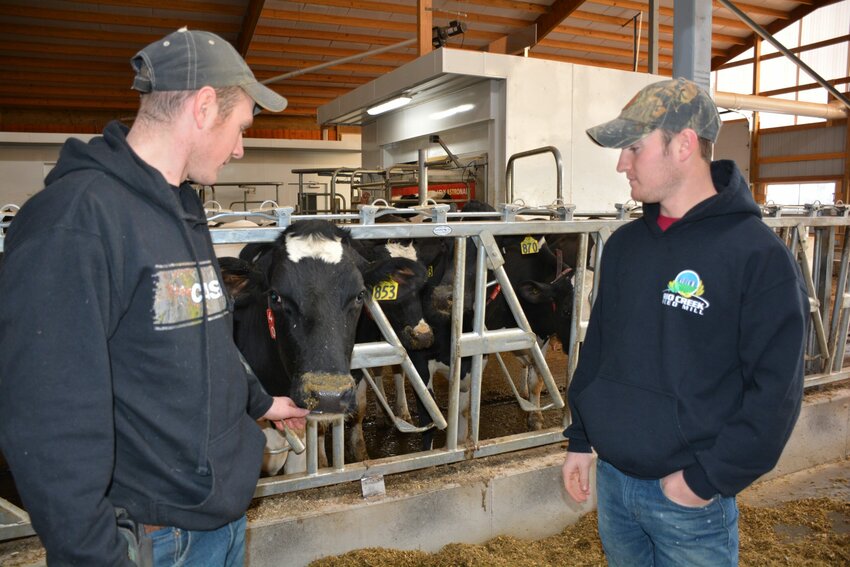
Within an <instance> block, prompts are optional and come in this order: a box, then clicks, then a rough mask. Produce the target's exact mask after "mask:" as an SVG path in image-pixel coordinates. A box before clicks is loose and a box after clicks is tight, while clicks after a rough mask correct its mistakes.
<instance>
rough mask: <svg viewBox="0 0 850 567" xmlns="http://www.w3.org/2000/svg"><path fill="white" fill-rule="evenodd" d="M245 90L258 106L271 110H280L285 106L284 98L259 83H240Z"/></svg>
mask: <svg viewBox="0 0 850 567" xmlns="http://www.w3.org/2000/svg"><path fill="white" fill-rule="evenodd" d="M242 88H243V89H245V92H246V93H248V96H250V97H251V98H252V99H254V102H256V103H257V105H258V106H261V107H262V108H265V109H266V110H270V111H271V112H280V111H281V110H283V109H284V108H286V99H285V98H284V97H282V96H280V95H279V94H277V93H276V92H274V91H273V90H271V89H270V88H268V87H267V86H265V85H263V84H260V83H248V84H247V85H242Z"/></svg>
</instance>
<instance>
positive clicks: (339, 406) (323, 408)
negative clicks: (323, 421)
mask: <svg viewBox="0 0 850 567" xmlns="http://www.w3.org/2000/svg"><path fill="white" fill-rule="evenodd" d="M354 388H355V384H354V379H353V378H352V377H351V375H350V374H331V373H327V372H308V373H306V374H304V375H302V377H301V385H300V387H298V388H297V389H296V393H295V403H296V404H298V405H299V406H302V407H305V408H307V409H309V410H311V411H314V412H321V413H349V412H350V411H351V410H352V409H353V407H354V401H355V391H354Z"/></svg>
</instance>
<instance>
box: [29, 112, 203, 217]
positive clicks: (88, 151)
mask: <svg viewBox="0 0 850 567" xmlns="http://www.w3.org/2000/svg"><path fill="white" fill-rule="evenodd" d="M128 132H129V129H128V128H127V127H126V126H124V125H123V124H121V123H120V122H118V121H113V122H110V123H109V124H108V125H107V126H106V128H105V129H104V131H103V136H98V137H96V138H93V139H92V140H91V141H90V142H88V143H86V142H83V141H82V140H78V139H76V138H71V139H69V140H68V141H67V142H66V143H65V145H64V146H63V147H62V151H61V153H60V155H59V160H58V162H57V163H56V167H54V168H53V169H52V170H51V171H50V173H49V174H48V175H47V177H46V178H45V180H44V183H45V185H46V186H47V185H53V184H54V183H57V182H60V181H61V180H62V178H64V177H66V176H71V175H73V174H75V173H79V172H91V171H92V170H96V171H101V172H103V173H105V174H107V175H109V176H111V177H114V178H115V179H117V180H119V181H120V182H121V183H122V184H123V185H125V186H126V187H127V188H128V189H130V190H132V191H133V192H134V193H136V194H137V195H138V196H140V197H142V198H143V199H145V200H146V201H148V202H150V203H153V204H155V205H157V206H158V207H160V208H162V209H164V210H166V211H168V212H170V213H172V214H173V215H175V217H177V218H181V219H184V220H191V221H198V220H202V217H203V211H202V210H199V209H197V208H196V207H189V208H188V209H187V208H186V207H185V204H186V203H185V200H183V201H184V202H183V203H181V200H180V199H179V198H178V196H177V194H176V193H175V192H174V191H168V190H167V188H169V187H173V185H171V184H170V183H168V181H166V180H165V177H163V176H162V174H161V173H160V172H159V170H157V169H155V168H153V167H151V166H150V165H148V164H147V163H146V162H145V161H144V160H142V158H140V157H139V156H138V155H136V153H135V152H134V151H133V149H132V148H131V147H130V146H129V145H128V144H127V133H128ZM184 185H185V184H184ZM204 222H205V221H204Z"/></svg>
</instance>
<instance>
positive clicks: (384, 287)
mask: <svg viewBox="0 0 850 567" xmlns="http://www.w3.org/2000/svg"><path fill="white" fill-rule="evenodd" d="M372 299H374V300H375V301H395V300H396V299H398V282H395V281H393V280H384V281H382V282H378V283H376V284H375V287H373V288H372Z"/></svg>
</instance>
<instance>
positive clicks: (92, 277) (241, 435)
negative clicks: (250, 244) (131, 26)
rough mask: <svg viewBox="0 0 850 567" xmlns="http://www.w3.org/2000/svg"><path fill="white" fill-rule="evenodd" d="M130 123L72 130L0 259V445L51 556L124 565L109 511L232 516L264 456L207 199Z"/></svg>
mask: <svg viewBox="0 0 850 567" xmlns="http://www.w3.org/2000/svg"><path fill="white" fill-rule="evenodd" d="M125 135H126V129H125V128H124V127H123V126H120V125H119V124H118V123H112V124H110V125H109V126H108V127H107V128H106V130H105V131H104V135H103V137H98V138H95V139H93V140H92V141H91V142H90V143H88V144H85V143H83V142H80V141H79V140H69V141H68V142H67V143H66V144H65V146H64V147H63V149H62V153H61V155H60V158H59V161H58V163H57V165H56V167H55V168H54V169H53V171H52V172H51V173H50V175H49V176H48V177H47V179H46V184H47V187H46V188H45V189H44V190H43V191H41V192H40V193H38V194H36V195H35V196H34V197H33V198H32V199H30V200H29V201H27V203H26V204H25V205H24V206H23V207H22V208H21V210H20V212H19V214H18V215H17V218H16V219H15V222H14V223H13V226H12V227H11V230H10V231H9V235H8V237H7V238H6V241H5V259H4V263H3V266H2V270H0V447H2V451H3V453H4V455H5V456H6V459H7V460H8V462H9V464H10V465H11V469H12V474H13V475H14V478H15V483H16V485H17V487H18V490H19V492H20V495H21V498H22V499H23V502H24V506H25V508H26V510H27V511H28V512H29V514H30V516H31V518H32V523H33V527H34V528H35V530H36V531H37V532H38V534H39V536H40V537H41V539H42V542H43V543H44V546H45V548H46V549H47V553H48V555H47V558H48V562H49V563H50V564H51V565H54V564H55V565H86V566H90V565H123V564H127V563H128V560H127V547H126V544H125V543H124V542H123V541H122V539H121V538H120V536H119V534H118V533H117V530H116V527H115V512H114V507H123V508H126V509H127V510H128V511H129V512H130V515H131V516H132V517H133V518H135V519H136V520H138V521H141V522H144V523H148V524H162V525H170V526H177V527H181V528H185V529H201V530H206V529H214V528H218V527H220V526H222V525H224V524H225V523H227V522H230V521H232V520H234V519H236V518H239V517H240V516H241V515H242V514H243V513H244V512H245V510H246V508H247V506H248V504H249V502H250V500H251V497H252V495H253V492H254V489H255V487H256V482H257V478H258V476H259V470H260V463H261V460H262V448H263V444H264V437H263V435H262V433H261V432H260V430H259V428H258V427H257V426H256V424H255V422H254V418H257V417H260V416H261V415H263V414H264V413H265V412H266V411H267V410H268V408H269V407H270V406H271V398H270V397H269V396H268V395H267V394H266V393H265V392H264V391H263V390H262V387H261V386H260V385H259V382H257V380H256V378H253V377H250V376H246V372H245V370H244V369H243V367H242V365H241V363H240V360H239V355H238V351H237V350H236V347H235V345H234V342H233V338H232V321H231V316H230V310H229V306H228V301H227V298H226V294H225V293H224V288H223V286H222V280H221V276H220V273H219V270H218V265H217V262H216V261H215V257H214V253H213V249H212V243H211V242H210V237H209V231H208V229H207V224H206V221H205V218H204V214H203V209H202V207H201V205H200V202H199V201H198V198H197V196H196V195H195V193H194V191H193V190H192V189H191V187H190V186H189V185H188V184H184V185H182V186H181V187H179V188H178V187H173V186H170V185H169V184H168V183H167V182H166V180H165V179H164V178H163V177H162V175H161V174H160V173H159V172H158V171H157V170H155V169H153V168H151V167H150V166H148V165H147V164H146V163H144V162H143V161H142V160H141V159H140V158H139V157H138V156H137V155H135V153H133V151H132V150H131V149H130V147H129V146H128V145H127V142H126V140H125ZM204 298H205V300H204Z"/></svg>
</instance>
